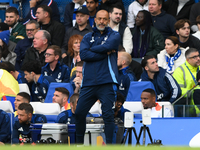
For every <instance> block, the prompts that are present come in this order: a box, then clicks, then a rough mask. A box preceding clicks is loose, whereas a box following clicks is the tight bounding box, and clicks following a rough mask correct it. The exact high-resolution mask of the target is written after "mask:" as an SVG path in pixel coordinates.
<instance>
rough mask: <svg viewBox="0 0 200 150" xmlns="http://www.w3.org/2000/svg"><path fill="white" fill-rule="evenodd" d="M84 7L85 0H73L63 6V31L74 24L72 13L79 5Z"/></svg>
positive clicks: (74, 17)
mask: <svg viewBox="0 0 200 150" xmlns="http://www.w3.org/2000/svg"><path fill="white" fill-rule="evenodd" d="M82 6H83V7H86V1H85V0H75V1H72V2H70V3H68V4H67V5H66V7H65V13H64V25H65V31H66V32H67V30H68V29H69V28H71V27H73V26H75V24H76V14H75V13H74V12H75V11H76V10H77V9H78V8H79V7H82Z"/></svg>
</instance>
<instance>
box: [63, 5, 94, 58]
mask: <svg viewBox="0 0 200 150" xmlns="http://www.w3.org/2000/svg"><path fill="white" fill-rule="evenodd" d="M74 13H75V14H76V24H75V26H74V27H71V28H69V29H68V30H67V32H66V34H65V39H64V42H63V46H62V53H63V54H62V57H63V58H64V57H66V56H67V50H68V41H69V38H70V37H71V36H72V35H75V34H80V35H82V36H84V35H85V34H86V33H88V32H91V31H92V27H91V26H90V24H89V22H88V20H89V11H88V9H87V7H84V6H80V7H79V8H78V9H77V10H76V11H75V12H74Z"/></svg>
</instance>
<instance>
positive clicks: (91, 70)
mask: <svg viewBox="0 0 200 150" xmlns="http://www.w3.org/2000/svg"><path fill="white" fill-rule="evenodd" d="M108 22H109V15H108V12H107V11H105V10H100V11H98V12H97V14H96V18H95V23H96V27H95V28H93V32H90V33H88V34H86V35H85V36H84V38H83V40H82V42H81V46H80V57H81V60H82V61H84V62H85V63H84V65H83V80H82V87H81V92H80V97H79V100H78V104H77V107H76V112H75V114H76V142H77V143H78V144H83V142H84V141H83V140H84V134H85V129H86V115H87V113H88V111H89V110H90V108H91V107H92V106H93V104H94V103H95V102H96V101H97V100H98V99H99V100H100V101H101V104H102V116H103V119H104V123H105V135H106V143H107V144H111V143H112V138H113V132H114V112H113V110H112V107H113V105H114V102H115V100H116V91H117V84H118V82H117V78H118V68H117V51H118V46H119V43H120V40H121V38H120V34H119V33H118V32H115V31H113V30H112V29H111V28H110V27H107V25H108Z"/></svg>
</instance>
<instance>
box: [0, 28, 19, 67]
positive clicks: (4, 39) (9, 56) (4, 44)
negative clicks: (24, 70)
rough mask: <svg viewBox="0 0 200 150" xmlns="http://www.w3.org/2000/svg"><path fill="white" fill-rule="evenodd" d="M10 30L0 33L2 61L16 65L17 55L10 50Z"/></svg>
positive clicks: (0, 58)
mask: <svg viewBox="0 0 200 150" xmlns="http://www.w3.org/2000/svg"><path fill="white" fill-rule="evenodd" d="M9 36H10V31H9V30H5V31H2V32H1V33H0V62H1V61H8V62H10V63H12V64H13V65H15V62H16V58H17V55H16V54H15V53H14V52H11V51H9V50H8V42H9Z"/></svg>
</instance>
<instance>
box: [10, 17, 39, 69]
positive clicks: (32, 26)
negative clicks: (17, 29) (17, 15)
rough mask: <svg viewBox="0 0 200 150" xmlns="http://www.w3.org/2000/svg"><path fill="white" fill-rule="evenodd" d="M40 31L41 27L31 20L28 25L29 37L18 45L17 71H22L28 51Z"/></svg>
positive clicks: (16, 51) (16, 49)
mask: <svg viewBox="0 0 200 150" xmlns="http://www.w3.org/2000/svg"><path fill="white" fill-rule="evenodd" d="M39 29H40V25H39V23H38V22H37V21H35V20H31V21H29V22H28V23H27V24H26V36H27V37H26V38H25V39H23V40H20V41H19V42H18V43H17V46H16V48H15V51H14V52H15V53H16V54H17V59H16V64H15V68H16V70H20V69H21V66H22V63H23V60H24V57H25V54H26V51H27V49H28V48H29V47H31V46H32V44H33V39H34V35H35V33H36V32H37V31H38V30H39Z"/></svg>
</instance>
